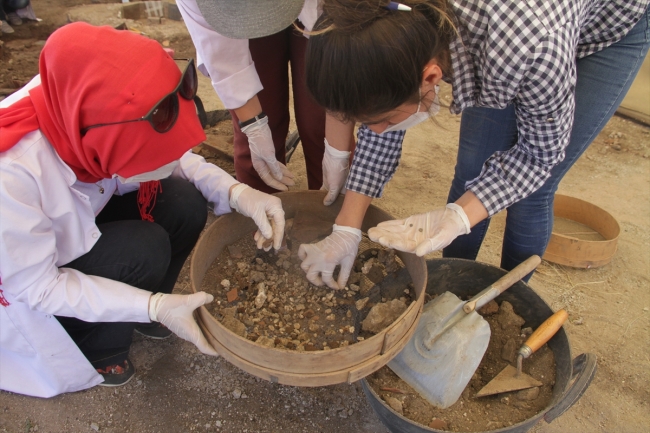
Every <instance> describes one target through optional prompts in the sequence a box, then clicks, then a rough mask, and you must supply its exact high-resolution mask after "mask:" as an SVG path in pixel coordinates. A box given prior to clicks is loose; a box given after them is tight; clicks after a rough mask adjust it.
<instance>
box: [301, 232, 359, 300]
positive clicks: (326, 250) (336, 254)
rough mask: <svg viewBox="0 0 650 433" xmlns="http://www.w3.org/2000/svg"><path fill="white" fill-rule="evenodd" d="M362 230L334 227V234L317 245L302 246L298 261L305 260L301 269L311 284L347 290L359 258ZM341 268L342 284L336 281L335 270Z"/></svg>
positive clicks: (340, 277) (340, 278) (340, 280)
mask: <svg viewBox="0 0 650 433" xmlns="http://www.w3.org/2000/svg"><path fill="white" fill-rule="evenodd" d="M360 242H361V230H359V229H355V228H352V227H345V226H338V225H336V224H334V230H333V231H332V234H331V235H329V236H328V237H326V238H325V239H323V240H322V241H320V242H317V243H315V244H302V245H300V248H299V249H298V257H300V260H302V263H301V264H300V267H301V268H302V270H303V271H305V272H306V273H307V279H308V280H309V282H310V283H312V284H314V285H316V286H321V285H323V283H325V284H327V286H328V287H330V288H332V289H335V290H338V289H343V288H345V284H346V283H347V282H348V278H349V277H350V272H351V271H352V265H354V259H355V258H356V257H357V251H358V250H359V243H360ZM337 265H341V269H340V271H339V277H338V281H334V278H333V274H334V268H336V266H337Z"/></svg>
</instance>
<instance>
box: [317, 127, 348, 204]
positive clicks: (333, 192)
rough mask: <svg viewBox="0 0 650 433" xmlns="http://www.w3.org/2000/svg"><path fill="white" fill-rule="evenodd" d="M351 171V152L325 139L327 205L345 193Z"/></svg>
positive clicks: (324, 157)
mask: <svg viewBox="0 0 650 433" xmlns="http://www.w3.org/2000/svg"><path fill="white" fill-rule="evenodd" d="M349 172H350V152H346V151H344V150H337V149H335V148H333V147H332V146H330V144H329V143H328V142H327V138H326V139H325V154H324V155H323V187H322V188H321V189H324V190H326V191H327V195H326V196H325V199H324V200H323V204H324V205H325V206H329V205H331V204H332V203H334V200H336V198H337V197H338V196H339V194H341V193H345V192H344V190H345V188H344V187H343V186H344V185H345V181H346V179H347V178H348V173H349Z"/></svg>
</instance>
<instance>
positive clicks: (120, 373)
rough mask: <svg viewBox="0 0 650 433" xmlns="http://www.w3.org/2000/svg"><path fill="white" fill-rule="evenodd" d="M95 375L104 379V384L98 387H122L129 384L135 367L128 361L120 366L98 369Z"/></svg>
mask: <svg viewBox="0 0 650 433" xmlns="http://www.w3.org/2000/svg"><path fill="white" fill-rule="evenodd" d="M97 373H99V374H101V375H102V376H103V377H104V382H102V383H100V384H99V386H122V385H126V384H127V383H129V381H130V380H131V379H133V376H134V375H135V367H134V366H133V364H131V361H129V360H128V359H125V360H124V363H123V364H122V365H118V364H115V365H109V366H108V367H105V368H98V369H97Z"/></svg>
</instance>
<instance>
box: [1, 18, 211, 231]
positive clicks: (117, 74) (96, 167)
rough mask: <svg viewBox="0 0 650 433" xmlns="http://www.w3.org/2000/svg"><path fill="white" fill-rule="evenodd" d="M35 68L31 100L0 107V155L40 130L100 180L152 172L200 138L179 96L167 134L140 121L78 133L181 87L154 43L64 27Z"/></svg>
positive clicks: (80, 172)
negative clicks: (177, 109)
mask: <svg viewBox="0 0 650 433" xmlns="http://www.w3.org/2000/svg"><path fill="white" fill-rule="evenodd" d="M39 71H40V75H41V85H40V86H37V87H35V88H33V89H32V90H30V92H29V97H26V98H23V99H21V100H19V101H17V102H16V103H14V104H12V105H11V106H9V107H7V108H3V109H0V152H2V151H5V150H7V149H9V148H11V147H12V146H14V145H15V144H16V143H17V142H18V141H20V139H21V138H22V137H23V136H24V135H25V134H26V133H28V132H30V131H33V130H36V129H40V130H41V131H42V132H43V134H44V135H45V136H46V137H47V139H48V140H49V142H50V143H51V144H52V146H53V147H54V148H55V149H56V152H57V153H58V154H59V156H60V157H61V159H63V161H65V162H66V164H68V165H69V166H70V168H71V169H72V170H73V171H74V172H75V174H76V176H77V178H78V179H79V180H80V181H82V182H97V181H98V180H100V179H102V178H111V177H112V176H113V175H114V174H119V175H120V176H123V177H130V176H133V175H136V174H141V173H145V172H148V171H152V170H155V169H157V168H159V167H161V166H163V165H165V164H168V163H170V162H172V161H174V160H177V159H179V158H180V157H181V155H182V154H183V153H185V152H186V151H187V150H188V149H191V148H192V147H194V146H196V145H197V144H199V143H200V142H201V141H203V140H205V133H204V132H203V129H202V127H201V124H200V122H199V119H198V117H197V115H196V109H195V106H194V103H193V102H192V101H187V100H185V99H183V98H182V97H181V96H180V95H179V103H180V114H179V116H178V120H177V121H176V124H175V125H174V126H173V127H172V129H171V130H170V131H168V132H166V133H162V134H161V133H158V132H156V131H154V129H153V128H152V126H151V125H150V124H149V122H146V121H141V122H133V123H125V124H118V125H110V126H104V127H101V128H95V129H91V130H89V131H88V132H87V133H86V135H85V136H84V137H82V136H81V133H80V130H81V129H82V128H84V127H87V126H90V125H94V124H98V123H110V122H118V121H122V120H131V119H137V118H139V117H142V116H144V115H145V114H146V113H147V112H149V110H150V109H151V108H152V107H153V106H154V105H155V104H156V103H157V102H158V101H159V100H160V99H161V98H162V97H163V96H164V95H166V94H167V93H169V92H170V91H171V90H172V89H174V88H175V87H176V86H177V85H178V82H179V81H180V78H181V71H180V70H179V68H178V66H176V63H175V62H174V60H173V59H172V58H171V57H170V56H169V55H168V54H167V53H166V52H165V51H164V50H163V48H162V47H161V46H160V44H159V43H158V42H156V41H154V40H151V39H148V38H145V37H143V36H140V35H137V34H135V33H133V32H129V31H118V30H115V29H113V28H111V27H108V26H102V27H95V26H91V25H89V24H86V23H81V22H78V23H72V24H68V25H66V26H64V27H62V28H60V29H58V30H57V31H55V32H54V33H52V35H51V36H50V37H49V39H48V41H47V43H46V44H45V46H44V47H43V51H42V52H41V57H40V61H39ZM151 187H153V189H154V190H157V189H158V188H159V185H146V184H143V185H141V190H142V191H141V192H144V190H148V192H151V190H152V188H151ZM141 195H142V194H141ZM141 210H142V209H141ZM145 214H146V212H144V214H143V217H145ZM147 219H149V218H147Z"/></svg>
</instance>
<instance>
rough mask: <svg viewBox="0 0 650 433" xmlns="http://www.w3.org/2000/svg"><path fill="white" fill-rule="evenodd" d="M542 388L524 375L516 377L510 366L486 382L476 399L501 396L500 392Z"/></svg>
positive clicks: (513, 369)
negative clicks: (495, 395)
mask: <svg viewBox="0 0 650 433" xmlns="http://www.w3.org/2000/svg"><path fill="white" fill-rule="evenodd" d="M535 386H542V382H540V381H539V380H537V379H535V378H534V377H531V376H529V375H527V374H525V373H520V374H519V376H518V377H517V369H516V368H515V367H513V366H512V365H508V366H506V368H504V369H503V370H501V372H500V373H499V374H497V375H496V376H495V377H494V379H492V380H491V381H490V382H488V384H487V385H485V386H484V387H483V388H481V390H480V391H479V392H477V393H476V396H477V397H484V396H486V395H494V394H501V393H502V392H509V391H519V390H521V389H527V388H533V387H535Z"/></svg>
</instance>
